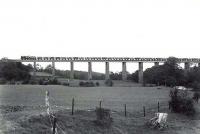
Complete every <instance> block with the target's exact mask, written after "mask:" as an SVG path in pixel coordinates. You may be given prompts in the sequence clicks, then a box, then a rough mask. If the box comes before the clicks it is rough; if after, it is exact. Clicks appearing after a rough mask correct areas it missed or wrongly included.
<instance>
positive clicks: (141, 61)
mask: <svg viewBox="0 0 200 134" xmlns="http://www.w3.org/2000/svg"><path fill="white" fill-rule="evenodd" d="M1 61H4V62H5V61H6V59H4V60H1ZM9 61H11V62H33V68H34V71H33V75H34V76H35V75H36V63H37V62H51V63H52V76H55V63H56V62H70V79H74V63H75V62H88V80H92V63H93V62H104V63H105V80H107V79H109V72H110V71H109V63H110V62H121V63H122V80H126V79H127V71H126V63H127V62H136V63H138V70H139V73H138V79H139V83H143V64H144V63H154V65H155V66H158V65H159V63H164V62H166V61H167V58H134V57H36V56H21V59H11V60H10V59H9ZM178 61H179V63H184V68H185V69H186V70H188V69H189V68H190V63H198V66H200V59H199V58H178Z"/></svg>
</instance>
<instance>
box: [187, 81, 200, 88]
mask: <svg viewBox="0 0 200 134" xmlns="http://www.w3.org/2000/svg"><path fill="white" fill-rule="evenodd" d="M189 86H190V87H191V88H193V90H200V83H199V82H197V81H194V82H192V83H191V84H189Z"/></svg>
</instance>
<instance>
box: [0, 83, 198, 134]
mask: <svg viewBox="0 0 200 134" xmlns="http://www.w3.org/2000/svg"><path fill="white" fill-rule="evenodd" d="M46 90H49V91H50V104H51V105H52V110H54V111H55V113H56V116H57V118H58V126H59V127H61V128H62V130H63V131H61V129H60V128H59V129H58V132H59V134H60V133H61V134H62V133H68V134H94V133H95V134H160V133H164V134H190V133H191V134H199V131H200V123H199V122H200V118H199V113H197V115H196V116H195V117H187V116H184V115H179V114H175V113H171V112H170V111H169V110H168V100H169V89H168V88H164V87H162V88H161V89H160V88H159V89H158V88H157V87H94V88H86V87H85V88H83V87H65V86H36V85H4V86H0V102H1V105H2V106H1V107H0V111H1V116H0V130H1V131H0V132H1V133H9V134H10V133H11V134H12V133H13V134H45V133H46V134H49V133H51V123H50V120H49V117H48V116H47V115H46V113H45V108H44V96H45V91H46ZM73 97H74V98H75V115H74V116H71V114H70V111H69V110H64V109H68V108H71V99H72V98H73ZM99 100H102V106H103V107H105V108H109V109H111V110H112V111H113V112H112V118H113V123H112V125H111V127H110V128H106V127H101V126H98V125H96V124H95V123H94V120H95V119H96V116H95V112H94V111H93V110H92V111H87V110H86V109H95V107H96V106H98V105H99ZM158 101H159V102H160V111H161V112H167V113H169V118H168V128H167V129H165V130H162V131H160V130H155V129H151V128H149V127H147V126H146V125H145V123H146V122H147V121H148V120H149V119H151V118H152V117H153V116H154V113H155V112H157V102H158ZM124 104H127V111H128V114H127V117H124V112H123V109H124V107H123V106H124ZM61 106H62V107H61ZM143 106H145V107H146V112H147V113H146V117H143ZM196 107H197V109H198V107H199V105H198V104H197V105H196ZM198 111H199V110H198Z"/></svg>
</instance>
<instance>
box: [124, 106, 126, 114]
mask: <svg viewBox="0 0 200 134" xmlns="http://www.w3.org/2000/svg"><path fill="white" fill-rule="evenodd" d="M124 115H125V117H126V104H124Z"/></svg>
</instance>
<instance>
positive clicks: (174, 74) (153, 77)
mask: <svg viewBox="0 0 200 134" xmlns="http://www.w3.org/2000/svg"><path fill="white" fill-rule="evenodd" d="M144 80H145V82H147V83H152V84H157V85H167V86H175V85H181V84H184V82H185V77H184V71H183V69H182V68H181V67H180V66H179V64H178V59H177V58H175V57H169V58H168V59H167V61H166V62H165V63H164V64H163V65H159V66H153V67H152V68H149V69H147V70H145V72H144Z"/></svg>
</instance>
